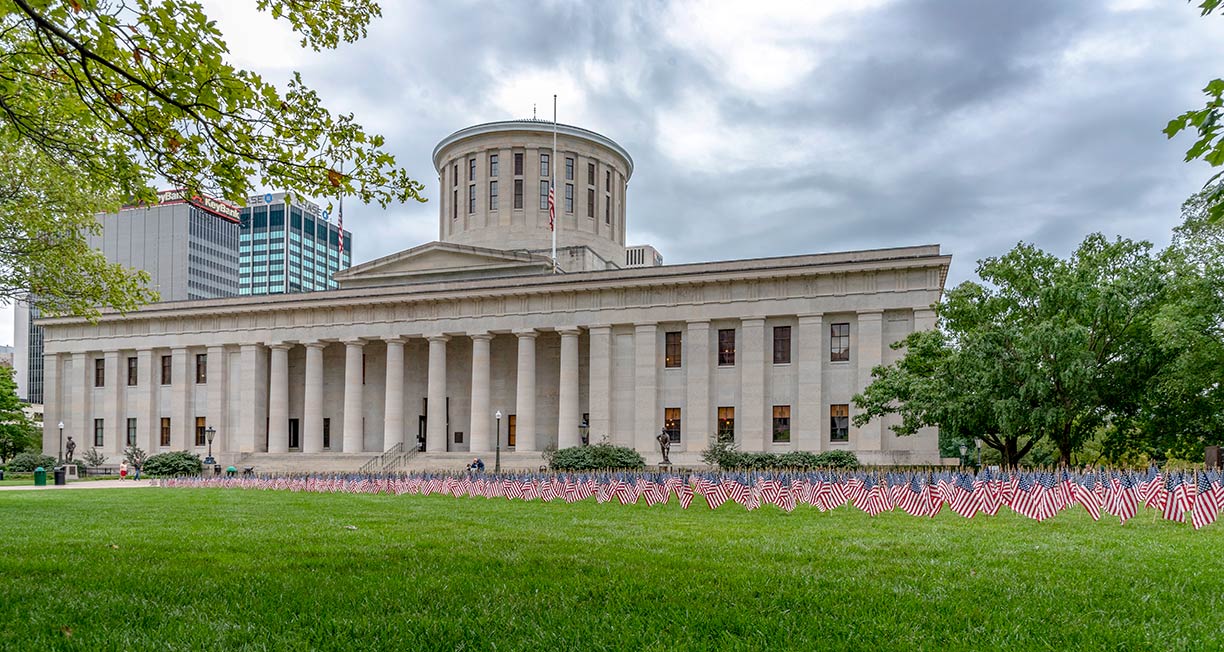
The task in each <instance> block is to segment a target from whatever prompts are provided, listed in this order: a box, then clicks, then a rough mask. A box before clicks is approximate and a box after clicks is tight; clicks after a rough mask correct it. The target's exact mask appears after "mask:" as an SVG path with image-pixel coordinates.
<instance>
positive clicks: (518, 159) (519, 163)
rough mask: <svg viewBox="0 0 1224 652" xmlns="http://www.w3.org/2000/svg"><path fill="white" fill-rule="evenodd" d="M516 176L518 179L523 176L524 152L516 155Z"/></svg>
mask: <svg viewBox="0 0 1224 652" xmlns="http://www.w3.org/2000/svg"><path fill="white" fill-rule="evenodd" d="M514 176H516V177H521V176H523V153H522V152H515V153H514Z"/></svg>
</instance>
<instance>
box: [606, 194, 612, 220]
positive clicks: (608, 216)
mask: <svg viewBox="0 0 1224 652" xmlns="http://www.w3.org/2000/svg"><path fill="white" fill-rule="evenodd" d="M611 223H612V197H611V196H610V195H605V196H604V224H611Z"/></svg>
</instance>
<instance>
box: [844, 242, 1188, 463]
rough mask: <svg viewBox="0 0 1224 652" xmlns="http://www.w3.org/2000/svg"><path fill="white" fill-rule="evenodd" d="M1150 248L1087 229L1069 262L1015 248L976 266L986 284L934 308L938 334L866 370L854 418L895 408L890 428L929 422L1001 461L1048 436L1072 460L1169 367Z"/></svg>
mask: <svg viewBox="0 0 1224 652" xmlns="http://www.w3.org/2000/svg"><path fill="white" fill-rule="evenodd" d="M1150 249H1151V245H1149V244H1148V243H1145V242H1133V241H1130V240H1125V239H1117V240H1114V241H1110V240H1107V239H1106V238H1104V237H1103V236H1101V235H1100V234H1093V235H1090V236H1088V237H1087V238H1086V239H1085V240H1084V242H1083V243H1082V244H1080V246H1079V248H1078V249H1077V250H1076V251H1075V252H1074V253H1073V254H1072V256H1071V257H1070V258H1069V259H1067V260H1061V259H1059V258H1057V257H1056V256H1053V255H1051V254H1048V253H1046V252H1043V251H1041V250H1039V249H1037V248H1036V247H1033V246H1031V245H1027V244H1024V243H1020V244H1019V245H1017V246H1016V247H1015V248H1014V249H1013V250H1012V251H1010V252H1008V253H1007V254H1005V255H1003V256H1001V257H998V258H987V259H985V260H982V261H980V262H979V263H978V269H977V272H978V275H979V276H980V277H981V279H982V281H983V282H982V283H975V282H965V283H962V284H961V285H959V286H957V287H956V288H953V289H952V290H951V291H949V292H948V293H947V296H946V298H945V299H944V301H943V302H942V303H941V304H940V305H939V306H938V311H939V315H940V324H941V327H942V328H943V331H944V332H943V333H942V334H930V335H922V334H915V335H911V336H910V338H909V339H907V340H906V341H905V344H906V345H907V346H909V347H911V348H910V350H909V351H907V353H906V355H905V356H903V358H902V359H901V360H899V361H897V362H896V363H894V364H893V365H889V366H888V367H880V368H877V369H876V370H874V371H873V377H875V381H873V382H872V384H871V385H870V386H869V387H868V388H867V390H866V391H865V392H864V393H863V394H861V395H859V396H856V397H855V403H856V405H858V406H859V408H860V409H861V410H863V412H862V413H861V414H860V415H858V417H857V418H856V423H859V424H861V423H865V422H866V421H867V420H869V419H871V418H877V417H880V416H882V415H884V414H889V413H897V414H900V415H901V417H902V423H901V425H900V426H894V427H893V430H894V431H896V432H898V434H909V433H911V432H913V431H915V430H916V429H917V428H918V427H920V426H923V425H937V426H939V427H940V428H941V429H944V430H945V431H948V432H950V433H952V434H954V435H956V436H960V437H964V438H966V439H969V438H973V437H978V438H981V439H982V441H983V442H984V443H986V444H987V445H988V446H990V447H991V448H994V449H996V450H999V451H1000V452H1001V453H1002V456H1003V459H1004V462H1005V463H1007V464H1015V463H1016V462H1018V461H1019V460H1020V459H1021V458H1023V457H1024V455H1025V454H1026V453H1027V452H1028V451H1029V450H1031V448H1032V446H1033V445H1034V444H1035V443H1036V442H1037V441H1039V440H1041V439H1043V438H1048V439H1049V440H1051V441H1052V443H1054V445H1055V446H1056V447H1057V448H1058V452H1059V461H1060V462H1061V463H1063V464H1069V463H1070V461H1071V453H1072V452H1073V451H1074V450H1075V449H1076V448H1078V446H1079V445H1080V443H1081V442H1083V441H1084V439H1085V438H1086V437H1088V436H1091V435H1092V434H1094V433H1095V432H1096V431H1097V429H1098V428H1100V427H1101V426H1102V425H1104V424H1106V423H1107V422H1109V420H1110V419H1111V418H1114V416H1115V415H1128V414H1133V413H1135V412H1136V411H1137V410H1138V409H1139V406H1140V405H1141V404H1142V401H1143V397H1144V396H1145V395H1146V392H1147V391H1148V389H1149V384H1150V382H1151V378H1152V377H1153V376H1155V375H1156V374H1157V373H1158V372H1159V371H1160V368H1161V366H1162V365H1163V364H1165V363H1166V362H1167V358H1165V357H1164V356H1161V355H1158V354H1157V353H1156V352H1154V351H1153V350H1152V337H1151V332H1152V331H1151V325H1152V321H1153V319H1154V317H1155V315H1156V313H1157V310H1158V308H1159V307H1160V306H1161V304H1162V301H1163V299H1164V296H1165V289H1166V285H1167V278H1166V275H1165V269H1164V267H1163V265H1162V261H1161V260H1160V259H1159V258H1158V257H1156V256H1153V255H1152V254H1151V252H1150ZM877 385H878V387H877Z"/></svg>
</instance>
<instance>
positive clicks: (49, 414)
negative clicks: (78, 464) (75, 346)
mask: <svg viewBox="0 0 1224 652" xmlns="http://www.w3.org/2000/svg"><path fill="white" fill-rule="evenodd" d="M60 365H61V359H60V357H59V356H58V355H56V354H54V353H44V354H43V401H44V403H43V447H42V450H43V454H44V455H55V456H57V459H58V456H59V455H60V454H61V453H62V452H63V449H62V446H63V444H64V443H65V442H67V441H68V435H70V434H74V433H72V432H71V431H70V430H68V427H69V426H68V424H67V423H65V424H64V441H63V442H61V441H60V431H59V422H60V421H62V420H63V419H64V416H65V412H67V411H66V410H65V409H64V406H65V405H70V404H69V403H68V400H71V397H68V396H65V395H64V386H63V385H62V384H61V382H60V381H61V379H62V378H63V367H61V366H60ZM74 375H75V374H74ZM70 407H73V408H75V407H76V406H72V405H70ZM79 440H80V436H79V435H78V436H76V437H73V439H72V441H75V442H77V452H76V455H80V454H82V453H83V452H84V450H85V449H83V448H82V446H84V445H85V444H84V442H82V441H79ZM74 459H75V457H74Z"/></svg>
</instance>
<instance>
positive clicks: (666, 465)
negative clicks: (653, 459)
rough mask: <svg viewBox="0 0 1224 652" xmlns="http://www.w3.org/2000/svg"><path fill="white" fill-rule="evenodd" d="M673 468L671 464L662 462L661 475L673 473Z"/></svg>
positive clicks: (660, 466)
mask: <svg viewBox="0 0 1224 652" xmlns="http://www.w3.org/2000/svg"><path fill="white" fill-rule="evenodd" d="M671 467H672V465H671V463H670V462H660V463H659V473H667V472H668V471H671Z"/></svg>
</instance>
